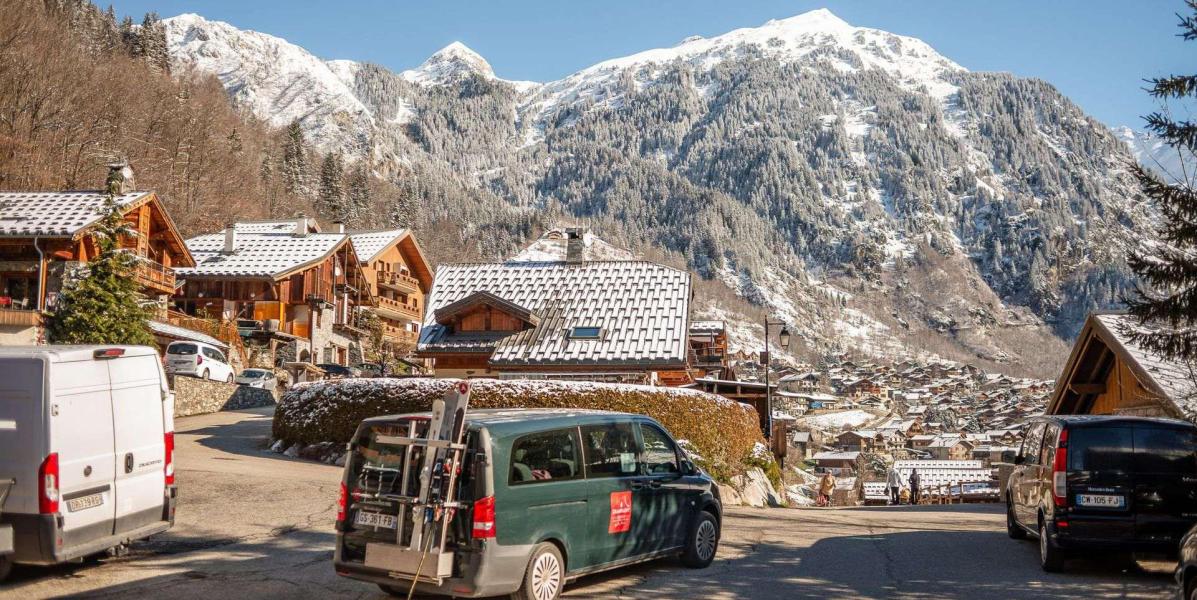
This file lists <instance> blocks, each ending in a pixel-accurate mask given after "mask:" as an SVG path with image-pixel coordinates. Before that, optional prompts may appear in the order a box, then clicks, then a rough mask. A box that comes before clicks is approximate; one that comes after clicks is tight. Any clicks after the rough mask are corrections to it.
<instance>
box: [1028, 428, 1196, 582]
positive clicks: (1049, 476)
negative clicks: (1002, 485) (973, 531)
mask: <svg viewBox="0 0 1197 600" xmlns="http://www.w3.org/2000/svg"><path fill="white" fill-rule="evenodd" d="M1014 463H1015V465H1016V466H1015V468H1014V472H1013V473H1012V474H1011V476H1010V480H1009V482H1008V483H1007V485H1006V490H1005V497H1006V529H1007V531H1008V532H1009V534H1010V537H1012V538H1014V539H1022V538H1025V537H1026V536H1027V534H1028V533H1030V534H1031V535H1034V536H1036V537H1038V539H1039V560H1040V564H1041V565H1042V567H1043V569H1044V570H1045V571H1055V570H1059V569H1060V568H1061V567H1062V565H1063V561H1064V559H1065V558H1067V553H1068V552H1070V551H1074V550H1081V549H1095V550H1102V549H1104V550H1109V551H1112V552H1153V553H1154V552H1161V553H1167V554H1169V555H1174V554H1175V553H1176V551H1177V548H1178V544H1179V543H1180V539H1181V537H1182V536H1183V535H1184V534H1185V532H1186V531H1188V529H1189V528H1190V527H1191V526H1193V524H1194V523H1197V426H1194V425H1193V424H1191V423H1187V422H1185V421H1179V420H1174V419H1158V418H1142V417H1119V416H1091V415H1055V416H1044V417H1037V418H1035V419H1033V420H1032V421H1031V422H1030V423H1029V424H1028V425H1027V429H1026V435H1025V438H1024V440H1023V444H1022V448H1021V449H1020V450H1019V452H1018V455H1017V457H1016V458H1015V460H1014Z"/></svg>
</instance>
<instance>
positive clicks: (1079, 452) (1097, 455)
mask: <svg viewBox="0 0 1197 600" xmlns="http://www.w3.org/2000/svg"><path fill="white" fill-rule="evenodd" d="M1134 447H1135V446H1134V440H1133V436H1132V434H1131V428H1130V427H1078V428H1075V429H1069V430H1068V468H1069V470H1072V471H1122V472H1130V471H1131V469H1133V466H1132V465H1133V462H1134V460H1133V459H1134Z"/></svg>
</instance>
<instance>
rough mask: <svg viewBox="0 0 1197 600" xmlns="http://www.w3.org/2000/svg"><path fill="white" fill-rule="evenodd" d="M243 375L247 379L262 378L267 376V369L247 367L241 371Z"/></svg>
mask: <svg viewBox="0 0 1197 600" xmlns="http://www.w3.org/2000/svg"><path fill="white" fill-rule="evenodd" d="M241 376H242V377H244V378H246V379H261V378H263V377H265V376H266V371H259V370H257V369H246V370H244V371H242V372H241Z"/></svg>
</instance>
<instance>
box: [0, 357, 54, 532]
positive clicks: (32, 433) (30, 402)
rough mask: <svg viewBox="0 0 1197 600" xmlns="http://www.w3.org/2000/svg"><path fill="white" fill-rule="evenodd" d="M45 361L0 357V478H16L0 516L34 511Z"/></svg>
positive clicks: (43, 447)
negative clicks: (0, 375) (0, 377)
mask: <svg viewBox="0 0 1197 600" xmlns="http://www.w3.org/2000/svg"><path fill="white" fill-rule="evenodd" d="M45 369H46V363H45V361H44V360H43V359H42V358H40V357H38V358H0V373H3V374H4V377H3V378H2V379H0V477H4V478H8V477H11V478H13V479H16V480H17V483H16V485H15V486H14V487H13V489H12V490H10V493H9V496H8V500H7V502H5V504H4V506H3V507H2V508H3V510H2V511H0V515H4V514H7V515H10V516H11V515H13V514H18V513H20V514H35V513H37V497H38V496H37V495H38V486H37V468H38V465H40V464H41V462H42V461H43V460H44V459H45V458H46V453H47V451H48V440H47V439H46V421H45V419H46V412H45V411H46V410H47V409H46V402H45V400H44V398H43V393H44V392H43V378H44V376H45Z"/></svg>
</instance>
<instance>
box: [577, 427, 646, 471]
mask: <svg viewBox="0 0 1197 600" xmlns="http://www.w3.org/2000/svg"><path fill="white" fill-rule="evenodd" d="M582 444H583V447H584V448H585V449H586V476H587V477H627V476H631V475H635V474H636V457H637V454H639V448H638V447H637V446H636V437H635V436H634V435H633V434H632V424H631V423H604V424H602V425H587V426H586V427H583V428H582Z"/></svg>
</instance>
